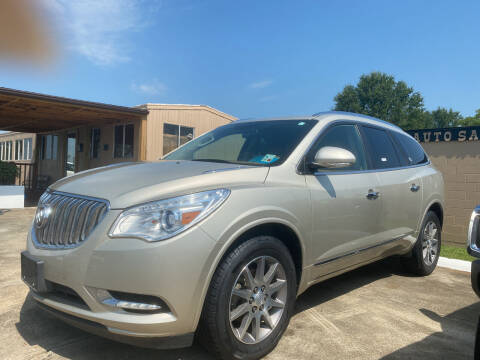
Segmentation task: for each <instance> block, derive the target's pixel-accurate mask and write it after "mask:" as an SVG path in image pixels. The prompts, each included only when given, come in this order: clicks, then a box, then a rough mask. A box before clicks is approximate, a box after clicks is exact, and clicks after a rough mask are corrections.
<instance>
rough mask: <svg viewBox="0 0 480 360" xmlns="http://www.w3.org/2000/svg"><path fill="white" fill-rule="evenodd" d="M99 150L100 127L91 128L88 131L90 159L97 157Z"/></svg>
mask: <svg viewBox="0 0 480 360" xmlns="http://www.w3.org/2000/svg"><path fill="white" fill-rule="evenodd" d="M99 151H100V129H99V128H92V130H91V133H90V159H97V158H98V152H99Z"/></svg>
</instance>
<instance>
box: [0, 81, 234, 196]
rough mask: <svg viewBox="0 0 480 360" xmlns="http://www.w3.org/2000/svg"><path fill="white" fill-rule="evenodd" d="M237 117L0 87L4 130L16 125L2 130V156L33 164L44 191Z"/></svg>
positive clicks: (160, 151) (153, 154) (156, 154)
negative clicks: (81, 173)
mask: <svg viewBox="0 0 480 360" xmlns="http://www.w3.org/2000/svg"><path fill="white" fill-rule="evenodd" d="M234 120H236V118H235V117H233V116H231V115H228V114H226V113H223V112H221V111H219V110H216V109H214V108H211V107H209V106H206V105H168V104H150V103H148V104H145V105H140V106H136V107H124V106H115V105H108V104H102V103H95V102H88V101H81V100H74V99H67V98H61V97H56V96H50V95H44V94H37V93H30V92H25V91H19V90H13V89H6V88H0V130H7V131H9V130H10V131H14V132H10V133H6V134H1V135H0V157H1V156H4V157H5V158H4V160H5V161H15V162H17V163H20V162H25V161H27V162H29V163H32V164H34V165H33V168H34V169H33V172H34V174H35V175H34V180H35V182H36V181H37V180H39V181H38V182H36V184H34V185H33V188H34V190H38V191H41V190H42V189H41V188H44V186H46V185H47V184H50V183H52V182H54V181H56V180H58V179H60V178H62V177H64V176H67V175H71V174H73V173H75V172H79V171H82V170H86V169H91V168H96V167H99V166H103V165H108V164H112V163H118V162H124V161H142V160H158V159H159V158H161V157H162V156H163V155H164V154H166V153H167V152H170V151H172V150H174V149H175V148H177V147H178V146H180V145H182V144H184V143H185V142H187V141H189V140H191V139H193V138H195V137H197V136H200V135H201V134H203V133H205V132H207V131H210V130H212V129H214V128H216V127H218V126H221V125H224V124H228V123H230V122H232V121H234ZM20 132H22V133H20ZM28 139H31V140H28ZM2 144H3V145H2ZM27 159H28V160H27ZM38 183H40V184H41V185H42V186H38Z"/></svg>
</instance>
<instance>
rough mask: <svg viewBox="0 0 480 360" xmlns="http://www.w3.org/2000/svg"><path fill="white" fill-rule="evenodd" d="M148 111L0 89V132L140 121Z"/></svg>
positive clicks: (49, 130)
mask: <svg viewBox="0 0 480 360" xmlns="http://www.w3.org/2000/svg"><path fill="white" fill-rule="evenodd" d="M147 114H148V110H146V109H140V108H134V107H127V106H117V105H108V104H102V103H96V102H90V101H83V100H75V99H68V98H64V97H58V96H52V95H44V94H39V93H33V92H28V91H20V90H14V89H8V88H3V87H0V130H7V131H18V132H28V133H42V132H51V131H58V130H62V129H69V128H73V127H77V126H85V125H88V126H95V125H100V124H105V123H114V122H117V121H132V120H135V119H142V118H144V117H145V116H146V115H147Z"/></svg>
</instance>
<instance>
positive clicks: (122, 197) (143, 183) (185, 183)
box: [50, 161, 268, 209]
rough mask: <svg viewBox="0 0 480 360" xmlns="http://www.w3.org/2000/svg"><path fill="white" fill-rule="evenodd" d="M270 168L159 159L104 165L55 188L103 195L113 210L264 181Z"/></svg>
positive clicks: (63, 182) (92, 195)
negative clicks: (156, 160)
mask: <svg viewBox="0 0 480 360" xmlns="http://www.w3.org/2000/svg"><path fill="white" fill-rule="evenodd" d="M267 174H268V167H258V166H245V165H235V164H226V163H213V162H201V161H158V162H136V163H133V162H131V163H121V164H117V165H110V166H104V167H100V168H96V169H91V170H87V171H83V172H80V173H77V174H75V175H72V176H69V177H66V178H63V179H61V180H59V181H57V182H56V183H54V184H53V185H51V186H50V189H51V190H56V191H62V192H66V193H72V194H78V195H84V196H91V197H96V198H102V199H106V200H108V201H110V206H111V208H112V209H123V208H125V207H129V206H133V205H136V204H141V203H144V202H148V201H153V200H160V199H165V198H168V197H173V196H178V195H183V194H188V193H194V192H197V191H203V190H209V189H216V188H221V187H225V188H231V187H233V186H244V185H248V184H261V183H263V182H264V181H265V178H266V176H267Z"/></svg>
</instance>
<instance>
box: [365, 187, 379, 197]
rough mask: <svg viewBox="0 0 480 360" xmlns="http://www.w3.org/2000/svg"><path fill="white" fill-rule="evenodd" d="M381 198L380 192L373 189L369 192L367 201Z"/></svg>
mask: <svg viewBox="0 0 480 360" xmlns="http://www.w3.org/2000/svg"><path fill="white" fill-rule="evenodd" d="M379 196H380V193H379V192H378V191H373V190H372V189H370V190H368V194H367V199H368V200H375V199H377V198H378V197H379Z"/></svg>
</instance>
